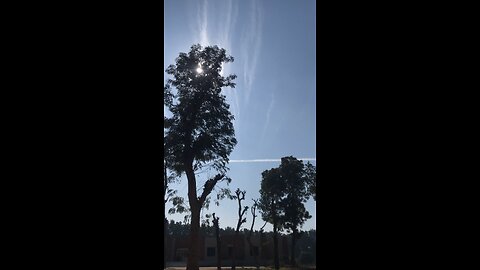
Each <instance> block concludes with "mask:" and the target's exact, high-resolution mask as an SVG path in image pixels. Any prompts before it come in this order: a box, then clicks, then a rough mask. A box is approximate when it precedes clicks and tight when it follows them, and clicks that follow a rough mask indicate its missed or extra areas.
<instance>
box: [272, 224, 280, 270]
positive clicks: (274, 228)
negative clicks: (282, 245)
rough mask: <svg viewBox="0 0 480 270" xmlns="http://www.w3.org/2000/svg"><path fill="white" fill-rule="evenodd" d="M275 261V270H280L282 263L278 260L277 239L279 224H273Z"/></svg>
mask: <svg viewBox="0 0 480 270" xmlns="http://www.w3.org/2000/svg"><path fill="white" fill-rule="evenodd" d="M273 253H274V255H273V260H274V264H275V269H276V270H278V269H280V263H279V260H278V237H277V224H276V222H274V223H273Z"/></svg>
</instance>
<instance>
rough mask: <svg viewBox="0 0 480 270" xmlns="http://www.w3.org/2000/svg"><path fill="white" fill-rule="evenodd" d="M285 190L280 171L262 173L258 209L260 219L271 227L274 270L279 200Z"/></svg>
mask: <svg viewBox="0 0 480 270" xmlns="http://www.w3.org/2000/svg"><path fill="white" fill-rule="evenodd" d="M284 190H285V182H284V181H282V179H281V174H280V170H279V169H278V168H273V169H270V170H266V171H264V172H262V182H261V184H260V201H259V204H258V208H259V209H260V211H261V213H262V219H263V220H265V221H268V222H269V223H271V224H272V225H273V249H274V251H273V255H274V265H275V269H277V270H278V269H280V262H279V258H278V232H279V231H281V230H282V226H281V222H280V221H281V219H282V208H281V205H280V204H281V200H282V197H283V194H284Z"/></svg>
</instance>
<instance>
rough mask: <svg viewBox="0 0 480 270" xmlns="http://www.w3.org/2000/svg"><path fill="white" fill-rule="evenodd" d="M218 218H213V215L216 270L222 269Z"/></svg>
mask: <svg viewBox="0 0 480 270" xmlns="http://www.w3.org/2000/svg"><path fill="white" fill-rule="evenodd" d="M218 219H219V218H218V217H215V213H213V225H214V227H215V237H216V238H217V270H221V269H222V261H221V257H220V256H221V253H220V251H221V250H222V249H221V246H220V245H221V243H220V226H219V224H218Z"/></svg>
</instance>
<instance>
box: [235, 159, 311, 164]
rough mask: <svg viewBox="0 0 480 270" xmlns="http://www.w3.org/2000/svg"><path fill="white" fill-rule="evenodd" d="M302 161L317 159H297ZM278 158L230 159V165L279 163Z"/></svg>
mask: <svg viewBox="0 0 480 270" xmlns="http://www.w3.org/2000/svg"><path fill="white" fill-rule="evenodd" d="M297 159H298V160H303V161H317V158H297ZM281 161H282V160H281V159H279V158H276V159H232V160H230V163H252V162H281Z"/></svg>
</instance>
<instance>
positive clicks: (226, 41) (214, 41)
mask: <svg viewBox="0 0 480 270" xmlns="http://www.w3.org/2000/svg"><path fill="white" fill-rule="evenodd" d="M238 3H239V2H238V1H233V0H224V1H220V2H214V4H215V5H212V2H209V1H208V0H203V1H199V2H198V4H197V5H195V6H196V15H197V17H196V21H195V25H196V27H194V29H195V31H194V36H195V37H196V38H195V40H196V41H195V42H198V43H200V45H202V46H209V45H218V46H219V47H221V48H224V49H226V50H227V53H228V54H231V55H235V54H234V53H233V52H232V33H234V31H235V25H236V21H237V17H238ZM212 10H213V11H212ZM209 26H210V27H209ZM212 29H214V30H215V31H213V32H212ZM231 72H232V71H231V65H230V64H227V65H224V66H222V72H221V73H222V75H224V76H225V75H229V74H230V73H231ZM225 90H226V91H225V92H224V93H225V96H226V97H227V101H228V103H229V104H230V105H231V110H232V113H233V115H234V117H235V121H234V122H233V123H234V126H235V128H236V129H238V124H239V121H238V119H239V117H240V104H239V97H238V93H237V90H236V89H229V88H227V89H225Z"/></svg>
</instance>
